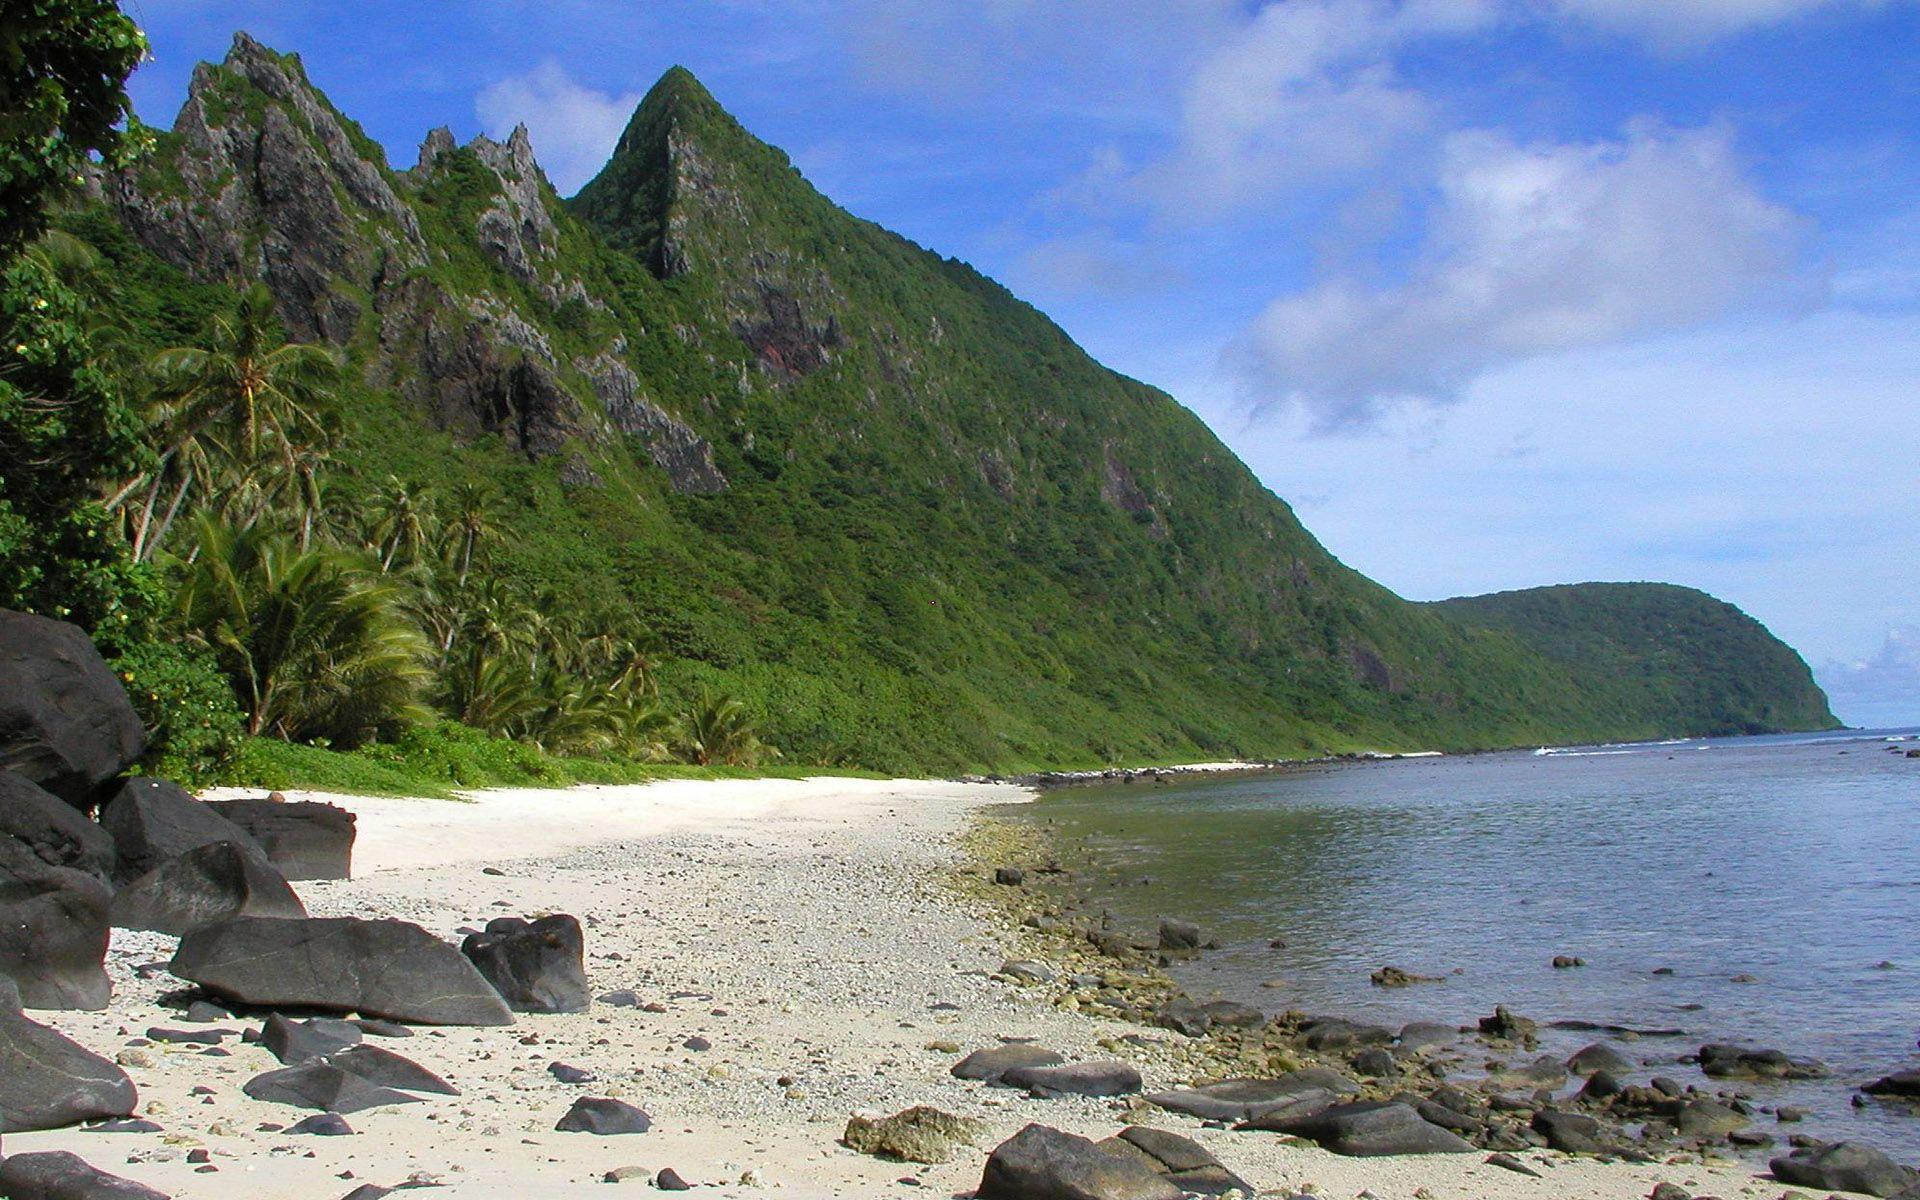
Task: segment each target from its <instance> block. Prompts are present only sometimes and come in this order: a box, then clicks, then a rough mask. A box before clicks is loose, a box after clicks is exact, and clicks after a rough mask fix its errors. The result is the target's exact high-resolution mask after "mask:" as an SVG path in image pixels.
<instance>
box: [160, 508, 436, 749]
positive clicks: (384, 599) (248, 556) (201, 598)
mask: <svg viewBox="0 0 1920 1200" xmlns="http://www.w3.org/2000/svg"><path fill="white" fill-rule="evenodd" d="M195 532H196V535H197V537H196V550H197V551H198V553H197V554H196V555H195V556H194V558H193V560H192V562H191V563H190V564H189V563H184V562H182V563H178V564H177V566H178V568H179V570H180V577H179V587H178V589H177V591H176V593H175V597H174V617H175V620H176V622H177V624H178V626H179V628H180V629H181V631H182V632H183V633H184V634H185V635H186V636H187V637H188V638H190V639H192V640H194V641H196V642H199V643H201V644H202V645H204V646H205V647H206V648H207V649H208V650H209V651H211V652H212V654H213V657H214V660H215V661H216V662H217V663H218V664H219V667H220V669H221V671H222V672H223V673H224V674H225V675H226V676H227V679H228V681H229V682H230V683H231V684H232V686H233V689H234V692H235V694H236V696H237V697H238V699H239V701H240V707H241V709H242V711H243V713H244V714H245V716H246V725H247V732H248V733H250V734H253V735H256V736H259V735H262V734H270V735H273V736H277V737H282V738H287V739H292V740H318V739H323V738H324V739H326V740H328V741H329V742H332V743H334V744H337V745H349V746H350V745H355V744H358V743H360V742H364V741H366V740H368V739H369V738H371V737H373V736H375V735H376V734H377V733H379V732H382V731H384V730H388V729H391V728H393V727H395V726H397V725H400V724H403V723H406V722H408V721H411V720H414V719H416V718H417V717H418V716H420V715H421V712H422V710H421V709H420V708H419V706H418V703H417V697H418V695H419V694H420V692H421V690H422V688H423V687H424V685H425V684H426V682H427V678H428V676H427V671H426V668H425V665H424V658H425V654H426V651H427V645H426V641H425V639H424V638H422V637H421V635H420V633H419V631H418V630H417V629H415V628H414V627H413V626H412V625H411V624H410V623H409V622H408V621H407V620H406V617H405V610H404V608H403V603H402V601H403V597H402V595H401V593H400V590H399V589H398V588H397V587H396V586H395V585H394V584H392V583H391V582H390V581H388V580H385V579H382V578H381V577H380V576H378V575H377V574H376V573H374V572H373V571H372V570H371V569H370V567H369V566H368V565H367V564H366V563H365V562H364V561H363V560H362V559H361V558H360V557H359V556H357V555H355V554H351V553H349V552H346V551H342V550H338V549H334V548H331V547H323V548H318V549H310V550H305V551H302V550H300V549H299V548H298V547H297V546H296V545H295V543H294V542H293V540H292V539H291V538H289V537H287V536H286V535H285V534H282V533H278V532H275V531H272V530H269V529H267V528H265V527H262V526H255V527H253V528H249V529H241V530H236V529H234V528H232V527H230V526H227V525H223V524H221V523H219V522H218V521H216V520H215V519H213V518H212V517H211V516H209V515H206V514H202V515H201V516H200V517H199V518H198V519H197V521H196V530H195Z"/></svg>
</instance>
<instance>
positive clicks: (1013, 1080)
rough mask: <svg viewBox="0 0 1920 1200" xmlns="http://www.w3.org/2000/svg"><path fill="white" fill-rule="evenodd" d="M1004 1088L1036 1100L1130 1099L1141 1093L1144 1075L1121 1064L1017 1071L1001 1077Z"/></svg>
mask: <svg viewBox="0 0 1920 1200" xmlns="http://www.w3.org/2000/svg"><path fill="white" fill-rule="evenodd" d="M1000 1084H1001V1086H1002V1087H1016V1088H1025V1089H1026V1090H1027V1091H1029V1092H1032V1093H1033V1094H1034V1095H1036V1096H1130V1095H1132V1094H1133V1093H1135V1092H1137V1091H1139V1090H1140V1072H1139V1071H1137V1070H1135V1069H1134V1068H1133V1067H1131V1066H1129V1065H1128V1064H1126V1063H1123V1062H1119V1061H1105V1062H1086V1063H1073V1064H1071V1065H1068V1066H1057V1067H1014V1068H1013V1069H1011V1070H1009V1071H1007V1072H1006V1073H1004V1074H1003V1075H1001V1076H1000Z"/></svg>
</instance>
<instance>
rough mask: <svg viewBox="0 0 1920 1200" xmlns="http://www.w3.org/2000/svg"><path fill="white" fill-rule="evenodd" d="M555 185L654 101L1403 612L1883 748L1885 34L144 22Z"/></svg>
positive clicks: (1904, 683) (1388, 1) (1915, 74)
mask: <svg viewBox="0 0 1920 1200" xmlns="http://www.w3.org/2000/svg"><path fill="white" fill-rule="evenodd" d="M128 7H129V11H130V12H132V13H133V14H134V15H135V17H136V18H137V19H138V20H140V21H141V22H142V24H143V25H144V26H145V27H146V29H147V30H148V33H149V35H150V36H151V38H152V41H153V45H154V52H155V53H154V59H153V61H152V62H151V63H149V64H148V65H146V66H145V67H143V68H142V69H141V70H140V72H139V73H138V75H137V76H136V78H135V81H134V95H135V100H136V103H137V105H138V106H139V109H140V111H141V113H142V115H143V116H145V117H146V118H147V119H148V120H151V121H154V122H156V123H165V122H167V121H169V120H170V119H171V117H172V114H173V112H174V111H175V110H176V109H177V107H178V105H179V103H180V100H181V98H182V97H183V95H184V92H185V88H186V81H187V78H188V76H189V74H190V72H191V70H192V66H193V63H194V62H195V61H197V60H199V59H203V58H218V57H220V56H221V55H222V54H224V52H225V48H226V44H227V41H228V39H229V38H230V36H231V34H232V32H233V31H234V30H235V29H237V28H245V29H247V30H248V31H249V32H250V33H252V34H254V35H255V36H256V37H258V38H260V39H261V40H263V41H266V42H268V43H269V44H271V45H274V46H276V47H278V48H280V49H283V50H295V51H298V52H299V53H300V54H301V55H302V57H303V58H304V59H305V61H306V63H307V67H308V71H309V74H310V75H311V76H312V77H313V78H314V79H315V81H316V82H318V83H319V84H320V85H321V86H322V87H323V88H325V89H326V90H327V92H328V93H329V94H330V95H331V96H332V97H333V99H334V101H335V102H336V103H337V104H339V105H340V106H341V107H342V108H343V109H344V110H345V111H347V112H348V113H349V114H350V115H352V116H354V117H356V118H358V119H359V120H360V121H361V122H362V123H363V124H364V125H365V126H366V128H367V130H368V132H369V133H371V134H372V135H373V136H374V137H375V138H377V139H378V140H380V141H381V142H383V143H384V144H385V145H386V146H387V148H388V152H389V154H390V156H391V157H392V159H393V160H394V161H395V162H396V163H399V164H401V165H405V164H407V163H410V162H411V161H412V159H413V154H414V149H415V147H416V146H417V144H418V142H419V140H420V138H421V136H422V135H423V134H424V133H425V131H426V130H427V129H428V128H430V127H431V126H434V125H439V124H446V125H450V126H451V127H452V128H453V129H454V131H455V133H456V134H459V135H461V136H463V137H464V136H467V135H471V134H473V133H478V132H483V131H484V132H490V133H495V134H504V133H505V132H507V131H508V130H510V129H511V128H512V126H513V125H514V124H515V123H516V122H520V121H524V122H525V123H526V124H527V125H528V126H529V128H530V130H531V132H532V135H533V140H534V145H535V149H536V151H537V152H538V154H539V156H540V159H541V161H542V163H543V164H544V165H545V166H546V168H547V170H548V173H549V175H550V176H552V178H553V179H554V181H555V183H556V185H558V186H559V187H560V188H561V190H562V191H563V192H567V193H570V192H571V191H572V190H574V189H575V188H577V187H578V186H579V185H580V184H581V183H583V182H584V181H585V180H586V179H587V178H588V177H589V176H590V175H591V174H592V172H593V170H594V169H595V168H596V167H597V166H598V164H599V163H600V162H601V161H603V159H604V157H605V155H606V154H607V152H608V151H609V150H610V148H611V146H612V143H613V141H614V139H615V137H616V136H617V135H618V132H619V130H620V127H621V126H622V124H623V123H624V121H625V118H626V116H627V113H628V112H629V111H630V109H631V108H632V106H633V105H634V104H635V103H636V102H637V101H638V99H639V97H640V95H641V94H643V93H644V92H645V90H646V89H647V88H648V87H649V86H650V85H651V84H652V83H653V81H654V80H655V79H656V78H657V77H658V76H659V75H660V73H661V72H662V71H663V70H665V69H666V68H667V67H668V66H670V65H672V64H674V63H681V64H684V65H686V66H688V67H690V68H692V69H693V70H694V72H695V73H696V74H698V75H699V76H700V77H701V78H702V80H704V81H705V82H706V83H707V85H708V86H709V87H710V88H711V89H712V90H713V91H714V93H715V94H716V95H717V96H718V97H719V98H720V100H721V101H722V102H723V103H724V104H726V105H727V106H728V107H729V108H730V109H731V110H732V111H733V112H734V113H735V115H737V116H738V117H740V119H741V120H742V121H743V122H745V123H746V124H747V126H748V127H749V128H751V129H753V130H754V131H755V132H756V133H758V134H760V135H761V136H762V137H764V138H765V139H767V140H768V141H771V142H773V143H775V144H777V145H780V146H781V147H783V148H784V149H786V150H787V151H788V152H789V153H791V154H792V155H793V157H794V160H795V161H796V163H798V165H799V166H800V167H801V168H802V170H803V171H805V172H806V174H807V175H808V177H809V178H810V179H812V180H813V181H814V182H815V184H817V185H818V186H819V187H821V189H822V190H824V191H825V192H826V193H827V194H828V195H830V196H832V197H833V198H835V199H836V200H838V201H839V202H840V203H842V204H843V205H845V206H846V207H848V208H850V209H851V210H853V211H854V212H856V213H858V214H859V215H861V216H864V217H869V218H871V219H873V220H876V221H879V222H881V223H882V224H885V225H888V226H890V227H892V228H894V229H897V230H899V231H900V232H902V233H905V234H906V235H908V236H910V237H912V238H914V239H915V240H917V241H919V242H921V243H923V244H925V245H928V246H930V247H933V248H935V249H937V250H940V251H942V252H943V253H948V254H952V255H956V256H958V257H961V258H965V259H967V260H969V261H971V262H973V263H974V264H975V265H977V266H979V267H980V268H981V269H983V270H985V271H986V272H987V273H989V274H991V275H993V276H995V277H996V278H999V279H1001V280H1002V281H1004V282H1006V283H1007V284H1008V285H1009V286H1011V287H1013V288H1014V289H1015V290H1016V291H1018V292H1020V293H1021V294H1022V295H1024V296H1026V297H1027V298H1029V299H1031V300H1033V301H1034V302H1036V303H1037V304H1039V305H1040V306H1041V307H1043V308H1045V309H1046V310H1047V311H1048V312H1049V313H1051V314H1052V315H1053V316H1054V317H1055V318H1056V319H1058V320H1059V321H1060V322H1061V323H1062V324H1063V325H1064V326H1065V327H1066V328H1067V330H1068V331H1069V332H1070V333H1071V334H1072V335H1073V336H1074V337H1075V338H1076V339H1078V340H1079V341H1080V342H1081V343H1082V344H1083V345H1085V346H1086V347H1087V348H1088V349H1089V350H1090V351H1092V352H1093V353H1094V354H1095V355H1096V356H1097V357H1099V358H1101V359H1102V360H1103V361H1105V362H1107V363H1108V364H1110V365H1112V366H1114V367H1115V368H1117V369H1119V370H1122V371H1125V372H1127V373H1128V374H1131V375H1134V376H1137V377H1139V378H1142V379H1145V380H1147V381H1149V382H1151V383H1154V384H1157V385H1160V386H1162V387H1164V388H1166V389H1167V390H1169V391H1170V392H1172V393H1173V394H1174V395H1175V396H1177V397H1179V398H1180V399H1181V400H1182V401H1183V402H1185V403H1186V404H1187V405H1189V406H1190V407H1191V408H1193V409H1194V410H1195V411H1196V412H1198V413H1200V415H1201V416H1203V417H1204V418H1206V419H1207V420H1208V422H1209V423H1211V424H1212V425H1213V427H1214V428H1215V429H1216V430H1217V431H1218V432H1219V433H1220V434H1221V436H1222V437H1223V438H1225V439H1226V440H1227V441H1228V443H1229V444H1231V445H1232V446H1233V447H1234V449H1235V450H1236V451H1238V452H1239V453H1240V454H1241V456H1242V457H1244V458H1245V459H1246V460H1247V462H1248V463H1249V464H1250V465H1252V467H1253V468H1254V469H1255V470H1256V471H1257V472H1258V473H1259V474H1260V476H1261V477H1262V478H1263V479H1264V480H1266V482H1267V483H1268V484H1269V485H1270V486H1272V487H1273V489H1274V490H1275V491H1276V492H1277V493H1279V494H1280V495H1281V496H1282V497H1284V498H1286V499H1287V500H1289V501H1290V502H1292V503H1293V504H1294V505H1295V507H1296V508H1297V509H1298V510H1299V512H1300V514H1301V517H1302V518H1303V519H1304V520H1305V521H1306V523H1307V525H1308V526H1309V527H1310V528H1311V529H1313V530H1314V531H1315V532H1316V533H1317V534H1318V535H1320V537H1321V538H1322V540H1323V541H1325V542H1326V543H1327V545H1328V546H1329V547H1330V548H1331V549H1332V550H1333V551H1334V552H1335V553H1336V554H1339V555H1340V556H1341V557H1342V558H1344V559H1345V560H1346V561H1348V562H1350V563H1352V564H1353V565H1354V566H1356V567H1358V568H1360V569H1361V570H1363V571H1366V572H1367V573H1368V574H1370V575H1373V576H1374V577H1375V578H1377V579H1380V580H1381V581H1382V582H1384V583H1386V584H1388V585H1389V586H1391V587H1393V588H1395V589H1396V590H1398V591H1400V592H1401V593H1402V594H1404V595H1408V596H1411V597H1414V598H1419V599H1431V598H1438V597H1441V596H1447V595H1454V594H1459V593H1464V592H1480V591H1490V590H1496V589H1500V588H1508V587H1521V586H1528V585H1531V584H1536V583H1550V582H1567V581H1574V580H1583V579H1663V580H1670V581H1674V582H1679V583H1686V584H1691V585H1694V586H1697V587H1702V588H1705V589H1707V590H1709V591H1711V592H1713V593H1715V594H1716V595H1719V596H1722V597H1724V598H1726V599H1729V600H1732V601H1733V602H1735V603H1737V604H1739V605H1741V606H1742V607H1743V608H1745V609H1746V610H1747V611H1749V612H1751V613H1753V614H1754V615H1755V616H1757V617H1759V618H1760V619H1761V620H1763V621H1765V622H1767V624H1768V625H1769V626H1771V627H1772V628H1773V629H1774V630H1775V632H1777V633H1779V634H1780V635H1781V636H1783V637H1785V638H1786V639H1787V640H1788V641H1790V642H1791V643H1793V644H1794V645H1795V646H1796V647H1797V648H1799V649H1800V650H1801V651H1802V652H1803V653H1804V654H1805V655H1806V656H1807V658H1808V659H1809V661H1811V662H1812V663H1814V664H1815V666H1816V668H1817V669H1818V670H1819V672H1820V674H1821V678H1822V680H1823V682H1825V683H1826V684H1827V685H1828V687H1829V689H1830V691H1831V692H1832V693H1833V695H1834V699H1835V702H1836V707H1837V709H1838V710H1839V711H1840V714H1841V715H1842V716H1843V717H1845V718H1848V719H1850V720H1852V721H1855V722H1862V723H1876V724H1878V723H1893V722H1903V723H1904V722H1920V520H1916V514H1920V454H1916V452H1915V448H1914V447H1915V432H1916V426H1917V425H1920V3H1916V2H1915V0H1284V2H1280V3H1258V2H1251V0H1158V2H1156V3H1152V4H1142V3H1139V2H1138V0H1051V2H1046V3H1042V2H1040V0H913V2H912V3H901V2H897V0H839V2H826V0H716V2H710V3H686V2H673V0H660V2H654V3H612V2H609V0H546V2H543V3H537V4H536V3H521V2H508V0H471V2H466V3H407V4H393V5H366V4H359V3H344V2H338V0H336V2H330V3H329V2H319V0H312V2H301V0H293V2H285V3H277V4H272V5H260V4H257V3H234V2H230V0H144V2H142V3H135V4H130V5H129V6H128Z"/></svg>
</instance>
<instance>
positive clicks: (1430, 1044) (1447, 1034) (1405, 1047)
mask: <svg viewBox="0 0 1920 1200" xmlns="http://www.w3.org/2000/svg"><path fill="white" fill-rule="evenodd" d="M1459 1037H1460V1031H1459V1030H1458V1029H1456V1028H1454V1027H1453V1026H1451V1025H1439V1024H1435V1023H1434V1022H1431V1021H1412V1022H1409V1023H1408V1024H1406V1025H1403V1026H1401V1027H1400V1036H1399V1037H1398V1039H1396V1041H1395V1044H1396V1045H1398V1046H1399V1047H1400V1049H1401V1050H1402V1051H1404V1052H1406V1053H1410V1054H1421V1053H1424V1052H1425V1051H1427V1050H1432V1049H1436V1048H1438V1047H1441V1046H1446V1045H1450V1044H1452V1043H1453V1042H1454V1041H1456V1040H1458V1039H1459Z"/></svg>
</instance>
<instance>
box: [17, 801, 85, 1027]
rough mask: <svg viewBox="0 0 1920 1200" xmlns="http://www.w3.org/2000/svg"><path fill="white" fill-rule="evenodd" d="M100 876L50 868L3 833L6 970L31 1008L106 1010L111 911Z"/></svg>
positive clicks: (24, 846)
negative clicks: (108, 922)
mask: <svg viewBox="0 0 1920 1200" xmlns="http://www.w3.org/2000/svg"><path fill="white" fill-rule="evenodd" d="M112 902H113V893H112V891H111V890H110V889H109V888H108V887H107V885H106V884H104V883H102V882H100V880H98V879H96V878H95V877H94V876H92V875H88V874H85V873H83V872H80V871H74V870H70V869H68V868H66V867H50V866H48V865H47V864H46V863H45V862H43V861H41V859H40V858H39V856H38V855H36V854H34V853H33V852H32V851H31V850H29V849H28V848H27V847H26V845H25V843H23V842H19V841H15V840H14V839H12V838H0V975H5V976H8V977H9V978H11V979H12V980H13V982H14V984H15V985H16V986H17V987H18V988H19V991H20V998H21V1001H22V1003H24V1004H25V1005H26V1007H28V1008H78V1009H101V1008H105V1007H106V1006H107V1001H108V999H109V998H110V997H111V995H112V992H113V987H112V985H111V984H110V983H109V982H108V981H107V972H106V969H105V967H104V966H103V965H102V964H103V963H105V961H106V957H107V939H108V938H109V936H110V935H111V931H110V930H109V928H108V926H107V909H108V906H109V905H110V904H111V903H112Z"/></svg>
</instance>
